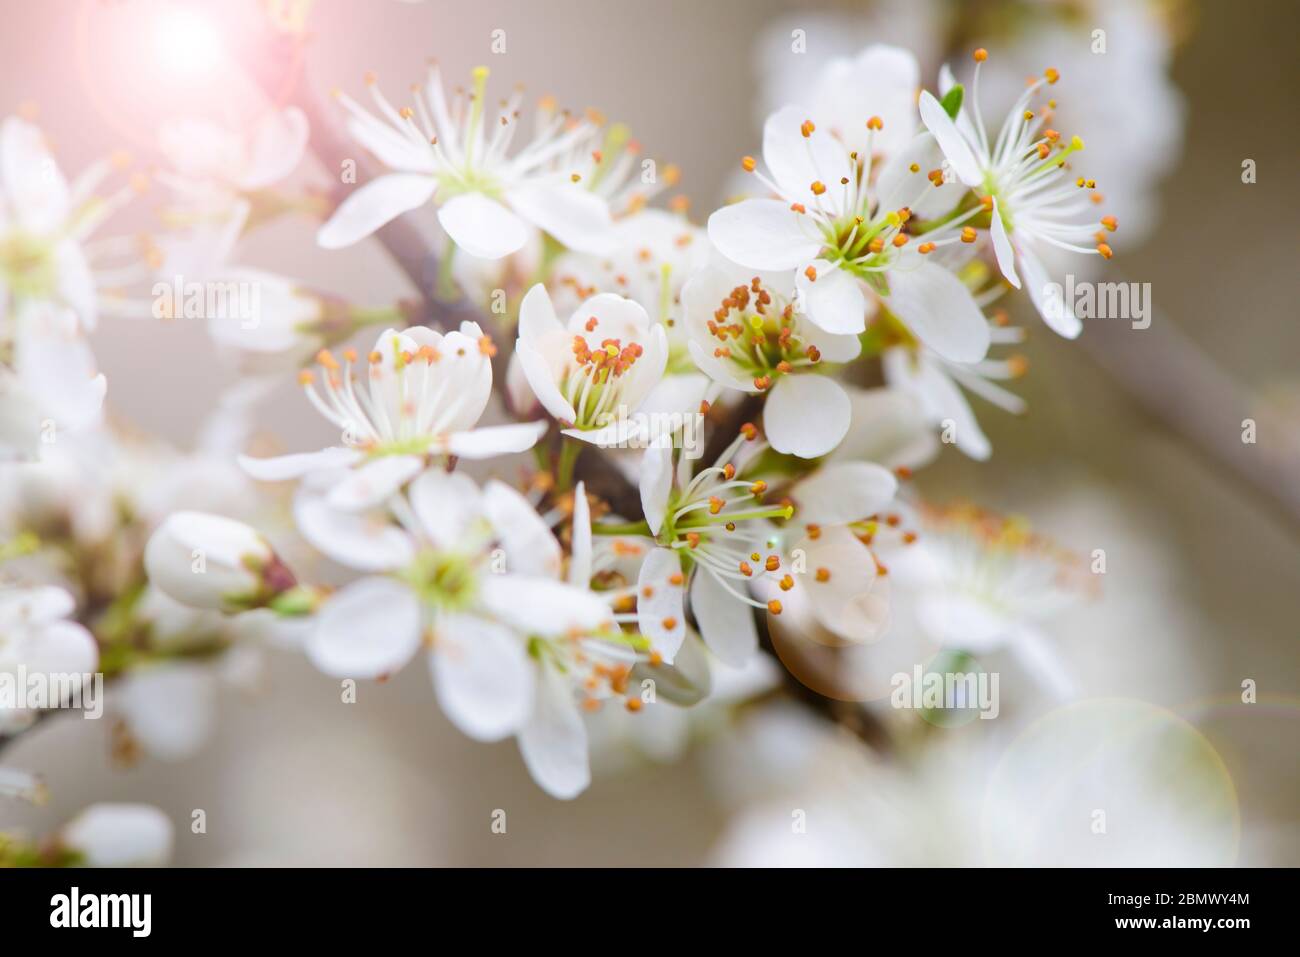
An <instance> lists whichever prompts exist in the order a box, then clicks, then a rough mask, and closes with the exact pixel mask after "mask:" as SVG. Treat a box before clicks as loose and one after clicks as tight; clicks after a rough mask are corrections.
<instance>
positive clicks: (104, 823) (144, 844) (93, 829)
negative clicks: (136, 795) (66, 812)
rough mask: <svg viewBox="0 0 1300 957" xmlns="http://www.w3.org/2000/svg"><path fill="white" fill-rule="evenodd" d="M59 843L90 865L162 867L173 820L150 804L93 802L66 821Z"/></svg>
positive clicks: (169, 852) (168, 852) (169, 847)
mask: <svg viewBox="0 0 1300 957" xmlns="http://www.w3.org/2000/svg"><path fill="white" fill-rule="evenodd" d="M59 843H60V844H61V845H62V846H63V847H64V848H65V849H66V850H69V851H72V852H74V853H76V854H77V855H78V856H79V859H80V860H79V862H80V863H82V864H84V865H86V866H88V867H162V866H164V865H166V864H167V862H168V860H169V859H170V858H171V855H172V822H171V821H170V820H169V819H168V817H167V815H165V814H164V813H163V812H162V811H160V810H158V809H157V808H156V807H152V806H150V805H148V804H92V805H91V806H90V807H88V808H86V809H85V810H84V811H82V812H81V813H80V814H78V815H77V816H76V817H75V818H73V819H72V820H71V821H69V822H68V823H67V824H66V825H64V827H63V830H62V831H61V832H60V835H59Z"/></svg>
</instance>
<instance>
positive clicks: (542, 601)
mask: <svg viewBox="0 0 1300 957" xmlns="http://www.w3.org/2000/svg"><path fill="white" fill-rule="evenodd" d="M478 597H479V600H480V602H482V604H483V607H484V608H486V609H487V610H489V611H490V612H491V613H492V614H493V615H494V616H495V617H496V618H498V619H500V620H501V621H502V622H504V623H505V624H507V625H510V626H511V627H512V628H515V629H517V630H519V631H521V632H524V633H525V634H543V635H568V634H570V633H574V632H592V631H597V630H598V629H600V628H603V627H605V626H607V625H609V624H610V621H611V618H610V610H609V605H607V604H606V603H605V602H604V601H602V600H601V599H600V598H597V597H596V596H595V595H594V594H592V593H591V592H590V591H587V590H586V589H583V588H574V587H573V586H572V585H566V584H564V583H563V582H559V581H554V580H552V579H550V578H530V577H527V576H525V575H513V574H506V575H484V576H483V577H482V579H481V580H480V582H479V596H478Z"/></svg>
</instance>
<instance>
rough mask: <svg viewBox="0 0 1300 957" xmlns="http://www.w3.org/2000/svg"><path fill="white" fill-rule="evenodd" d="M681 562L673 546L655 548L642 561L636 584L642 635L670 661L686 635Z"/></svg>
mask: <svg viewBox="0 0 1300 957" xmlns="http://www.w3.org/2000/svg"><path fill="white" fill-rule="evenodd" d="M681 575H682V563H681V560H680V559H679V558H678V557H677V552H676V551H675V550H674V549H671V548H655V549H653V550H652V551H651V552H650V554H649V555H647V556H646V558H645V561H644V562H642V563H641V574H640V575H639V576H638V577H637V583H636V593H637V600H636V617H637V626H638V629H639V630H640V632H641V634H642V635H644V636H645V637H646V639H648V640H649V642H650V647H651V648H652V649H654V650H655V651H657V652H659V654H660V655H661V656H662V657H663V659H664V661H666V662H668V663H669V664H672V663H673V659H674V658H675V657H676V656H677V649H679V648H680V647H681V646H682V641H683V640H685V638H686V615H685V604H684V603H685V595H686V589H685V588H684V587H683V585H682V584H680V583H679V584H674V583H673V581H672V578H673V577H674V576H676V577H677V578H679V579H680V577H681Z"/></svg>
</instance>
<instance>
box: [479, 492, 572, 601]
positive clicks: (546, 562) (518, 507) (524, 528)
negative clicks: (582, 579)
mask: <svg viewBox="0 0 1300 957" xmlns="http://www.w3.org/2000/svg"><path fill="white" fill-rule="evenodd" d="M483 511H484V513H485V514H486V515H487V517H488V521H490V522H491V523H492V527H493V528H494V529H495V530H496V533H497V536H498V538H499V539H500V541H501V547H502V548H504V549H505V552H506V567H507V569H508V570H509V571H510V572H512V573H513V572H518V573H520V574H523V575H540V576H542V577H545V578H559V577H560V564H561V562H562V561H563V558H564V552H563V550H562V549H561V548H560V543H559V542H558V541H557V540H556V538H555V535H554V534H553V533H552V532H551V528H550V526H549V525H547V524H546V522H545V521H543V520H542V517H541V516H540V515H538V514H537V509H535V508H533V506H532V503H530V502H529V501H528V499H526V498H524V497H523V496H522V495H520V494H519V493H518V492H517V491H515V490H514V489H513V488H511V487H510V486H509V485H506V484H505V483H504V482H500V481H498V480H496V479H492V480H491V481H489V482H488V483H487V485H486V486H485V487H484V489H483Z"/></svg>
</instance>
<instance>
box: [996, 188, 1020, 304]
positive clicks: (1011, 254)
mask: <svg viewBox="0 0 1300 957" xmlns="http://www.w3.org/2000/svg"><path fill="white" fill-rule="evenodd" d="M989 235H990V236H991V237H993V255H994V256H996V257H997V260H998V269H1000V270H1002V275H1004V276H1006V277H1007V282H1009V283H1011V285H1013V286H1015V287H1016V288H1017V289H1019V288H1020V277H1019V276H1017V275H1016V252H1015V250H1014V249H1012V248H1011V239H1010V238H1009V237H1008V236H1007V224H1006V223H1004V222H1003V221H1002V211H1001V210H1000V209H998V199H997V197H996V196H994V197H993V216H992V217H991V219H990V220H989Z"/></svg>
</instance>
